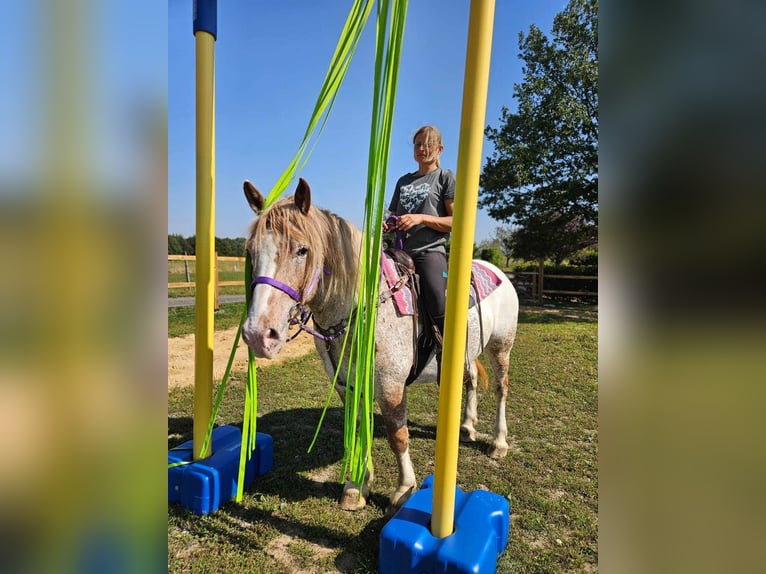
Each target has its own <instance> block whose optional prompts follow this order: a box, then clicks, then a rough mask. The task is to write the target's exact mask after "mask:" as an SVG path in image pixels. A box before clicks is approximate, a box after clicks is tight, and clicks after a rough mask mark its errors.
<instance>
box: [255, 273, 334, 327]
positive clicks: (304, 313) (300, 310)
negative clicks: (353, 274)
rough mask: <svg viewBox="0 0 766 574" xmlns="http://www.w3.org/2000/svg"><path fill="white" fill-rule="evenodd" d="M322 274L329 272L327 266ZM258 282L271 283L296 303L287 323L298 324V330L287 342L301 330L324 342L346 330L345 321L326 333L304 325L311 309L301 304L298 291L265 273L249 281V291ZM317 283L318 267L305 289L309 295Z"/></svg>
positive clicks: (309, 316)
mask: <svg viewBox="0 0 766 574" xmlns="http://www.w3.org/2000/svg"><path fill="white" fill-rule="evenodd" d="M324 274H325V275H329V274H330V272H329V271H328V270H327V268H325V269H324ZM259 283H263V284H265V285H271V286H272V287H274V288H275V289H279V290H280V291H282V292H283V293H286V294H287V295H288V296H289V297H290V298H291V299H292V300H293V301H295V302H296V303H297V304H296V305H295V306H294V308H293V309H294V312H291V316H290V320H289V324H290V325H298V332H296V333H295V335H293V336H292V337H290V338H289V339H288V342H289V341H292V340H293V339H294V338H295V337H297V336H298V334H299V333H300V332H301V331H306V332H307V333H309V334H311V335H313V336H314V337H317V338H318V339H321V340H323V341H325V342H330V341H333V340H335V339H337V338H338V337H340V336H341V335H342V334H343V333H344V332H345V330H346V325H345V321H344V322H343V324H342V325H337V326H336V327H333V328H330V329H328V330H327V334H324V333H320V332H318V331H315V330H314V329H312V328H311V327H308V326H307V325H306V323H308V321H309V319H310V318H311V311H309V310H308V308H307V307H306V305H304V304H303V301H302V299H303V297H301V294H300V293H298V292H297V291H296V290H295V289H293V288H292V287H290V286H289V285H288V284H287V283H282V282H281V281H279V280H277V279H274V278H273V277H268V276H267V275H258V277H255V278H254V279H253V281H252V283H250V291H252V290H253V289H255V286H256V285H258V284H259ZM318 283H319V269H317V270H316V271H315V272H314V277H313V278H312V279H311V283H310V284H309V288H308V289H307V292H308V293H309V296H311V295H313V294H314V290H315V289H316V287H317V284H318ZM315 323H316V322H315ZM317 327H318V325H317Z"/></svg>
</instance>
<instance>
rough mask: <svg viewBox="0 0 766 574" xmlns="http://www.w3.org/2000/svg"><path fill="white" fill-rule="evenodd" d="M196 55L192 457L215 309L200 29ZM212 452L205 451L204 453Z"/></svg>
mask: <svg viewBox="0 0 766 574" xmlns="http://www.w3.org/2000/svg"><path fill="white" fill-rule="evenodd" d="M194 37H195V45H196V59H197V86H196V89H197V117H196V122H197V221H196V225H197V239H196V252H197V280H196V291H195V297H196V307H195V308H196V331H195V333H196V334H195V337H194V425H193V437H192V438H193V439H194V443H193V444H194V459H195V460H199V459H200V458H202V457H201V449H202V443H203V442H204V440H205V435H206V433H207V427H208V424H209V422H210V417H211V414H212V411H213V307H214V301H213V298H214V296H215V285H214V284H213V277H214V272H213V266H214V263H215V258H214V250H215V52H214V50H215V38H214V36H213V35H212V34H210V33H208V32H205V31H202V30H198V31H197V32H196V33H195V34H194ZM211 454H212V448H209V449H208V452H207V456H210V455H211Z"/></svg>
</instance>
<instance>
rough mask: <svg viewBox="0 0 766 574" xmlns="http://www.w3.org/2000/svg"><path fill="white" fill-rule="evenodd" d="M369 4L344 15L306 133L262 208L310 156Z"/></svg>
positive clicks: (365, 0) (362, 1)
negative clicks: (341, 29)
mask: <svg viewBox="0 0 766 574" xmlns="http://www.w3.org/2000/svg"><path fill="white" fill-rule="evenodd" d="M372 4H373V0H355V1H354V4H353V6H352V7H351V11H350V12H349V15H348V18H346V23H345V25H344V26H343V31H342V32H341V35H340V39H339V40H338V44H337V46H336V47H335V53H334V54H333V57H332V60H331V61H330V67H329V69H328V70H327V74H326V75H325V78H324V81H323V82H322V88H321V89H320V91H319V96H318V97H317V101H316V104H315V105H314V110H313V112H312V114H311V119H310V120H309V124H308V126H307V127H306V132H305V133H304V134H303V140H301V144H300V146H298V151H297V152H296V153H295V156H294V157H293V159H292V160H291V161H290V163H289V164H288V165H287V167H286V168H285V171H284V172H282V175H281V176H279V179H278V180H277V182H276V183H275V184H274V187H273V188H272V189H271V191H269V194H268V195H267V196H266V201H265V202H264V205H263V208H264V209H267V208H268V207H269V206H270V205H271V204H273V203H274V202H275V201H277V200H278V199H279V198H280V196H281V195H282V194H283V193H284V191H285V189H287V186H288V185H289V183H290V182H291V181H292V180H293V178H294V177H295V174H296V173H297V172H298V171H300V170H301V169H302V168H303V166H304V165H306V162H307V161H308V160H309V157H311V152H310V151H309V152H308V154H307V152H306V150H307V149H308V146H309V141H310V140H311V138H312V136H313V135H314V132H315V131H316V129H317V125H319V121H320V119H321V120H322V123H321V125H320V126H319V131H318V132H317V134H316V139H315V140H314V145H316V142H317V141H318V140H319V136H320V135H321V133H322V130H323V129H324V126H325V124H326V123H327V119H328V118H329V117H330V113H331V112H332V108H333V106H334V105H335V98H336V96H337V95H338V90H339V89H340V86H341V84H342V83H343V78H344V77H345V75H346V70H347V69H348V65H349V64H350V63H351V59H352V58H353V56H354V52H355V51H356V46H357V44H358V43H359V38H360V37H361V35H362V31H363V30H364V26H365V24H366V23H367V17H368V16H369V15H370V11H371V10H372ZM311 149H312V151H313V146H312V148H311Z"/></svg>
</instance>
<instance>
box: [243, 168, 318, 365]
mask: <svg viewBox="0 0 766 574" xmlns="http://www.w3.org/2000/svg"><path fill="white" fill-rule="evenodd" d="M244 191H245V197H246V198H247V201H248V203H249V204H250V207H251V208H252V209H253V211H255V213H256V214H257V215H258V218H257V219H256V221H255V222H254V223H253V225H252V226H251V228H250V234H249V238H248V240H247V251H248V256H249V257H250V259H251V261H252V265H253V274H252V277H251V284H250V289H251V292H252V301H251V304H250V309H248V314H247V319H246V320H245V323H244V325H243V326H242V338H243V339H244V340H245V342H246V343H247V344H248V346H249V347H250V348H251V349H252V350H253V353H254V354H255V355H256V356H257V357H266V358H269V359H271V358H273V357H274V356H276V355H277V353H279V351H280V350H281V349H282V346H283V345H284V344H285V342H286V341H287V338H288V327H289V326H290V324H291V321H293V322H294V321H295V320H296V318H297V316H299V315H300V314H301V313H302V312H305V307H304V304H305V303H307V302H308V301H310V300H311V299H312V298H313V296H314V295H315V294H316V291H317V288H318V286H319V281H320V279H321V277H320V275H321V273H320V269H322V265H323V258H324V253H323V250H322V248H321V243H322V242H321V241H319V240H318V239H317V238H316V230H315V229H314V226H315V225H314V224H313V223H312V222H313V217H312V216H313V215H314V214H313V211H315V209H312V207H311V188H310V187H309V184H308V183H307V182H306V181H305V180H304V179H302V178H301V179H300V181H299V183H298V187H297V188H296V190H295V195H294V196H293V197H290V198H287V199H284V200H281V201H278V202H277V203H275V204H274V205H273V206H271V207H269V208H268V209H266V210H263V205H264V199H263V196H262V195H261V194H260V192H259V191H258V190H257V189H256V188H255V187H254V186H253V184H252V183H250V182H249V181H246V182H245V184H244Z"/></svg>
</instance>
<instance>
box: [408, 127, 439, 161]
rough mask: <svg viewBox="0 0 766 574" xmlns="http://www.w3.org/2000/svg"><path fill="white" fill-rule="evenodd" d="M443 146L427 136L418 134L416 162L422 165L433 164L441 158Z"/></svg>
mask: <svg viewBox="0 0 766 574" xmlns="http://www.w3.org/2000/svg"><path fill="white" fill-rule="evenodd" d="M442 149H444V148H443V146H442V145H441V144H439V143H437V142H435V141H434V140H433V139H429V137H428V136H427V135H426V134H418V135H417V136H416V137H415V142H414V147H413V154H414V157H415V161H416V162H418V163H419V164H421V163H433V162H434V161H436V160H437V159H438V158H439V154H440V153H441V152H442Z"/></svg>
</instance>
